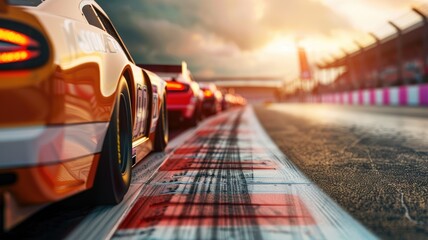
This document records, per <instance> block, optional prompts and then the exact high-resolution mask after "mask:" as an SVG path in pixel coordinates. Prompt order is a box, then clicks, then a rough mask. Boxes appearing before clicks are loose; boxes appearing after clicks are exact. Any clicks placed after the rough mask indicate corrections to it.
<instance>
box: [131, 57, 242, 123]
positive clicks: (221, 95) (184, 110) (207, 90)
mask: <svg viewBox="0 0 428 240" xmlns="http://www.w3.org/2000/svg"><path fill="white" fill-rule="evenodd" d="M139 66H140V67H142V68H144V69H148V70H151V71H153V72H155V73H156V74H157V75H158V76H160V77H161V78H162V79H163V80H165V81H166V89H167V92H168V94H167V99H166V101H167V110H168V115H169V120H170V123H171V125H173V126H183V125H184V126H190V127H194V126H196V125H197V124H198V122H199V121H200V120H202V119H204V118H206V117H209V116H212V115H215V114H217V113H219V112H221V111H225V110H227V109H229V108H231V107H235V106H243V105H245V104H246V100H245V99H244V98H242V97H241V96H240V95H237V94H233V93H228V92H222V91H220V90H219V89H218V88H217V87H216V85H215V84H213V83H203V82H199V83H198V82H196V81H195V79H194V77H193V76H192V73H191V72H190V70H189V69H188V67H187V63H186V62H182V63H181V65H161V64H140V65H139Z"/></svg>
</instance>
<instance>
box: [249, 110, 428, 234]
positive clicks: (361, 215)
mask: <svg viewBox="0 0 428 240" xmlns="http://www.w3.org/2000/svg"><path fill="white" fill-rule="evenodd" d="M256 112H257V115H258V117H259V119H260V121H261V122H262V124H263V125H264V127H265V128H266V130H267V132H268V134H269V135H270V136H271V137H272V139H273V140H274V141H275V143H276V144H277V145H278V146H279V147H280V148H281V150H282V151H283V152H284V153H285V154H286V155H287V156H288V157H289V158H290V159H291V160H292V161H293V162H294V163H295V164H296V165H297V166H298V167H299V168H300V169H301V170H302V171H303V172H304V173H305V174H306V175H307V176H309V177H310V178H311V179H312V180H313V181H314V182H315V183H316V184H317V185H318V186H320V187H321V188H322V189H323V190H324V191H325V192H326V193H327V194H328V195H330V196H331V197H332V198H333V199H335V200H336V201H337V202H338V203H340V205H341V206H343V207H344V208H345V209H346V210H348V211H349V212H350V213H351V214H352V215H353V216H354V217H355V218H357V219H358V220H360V221H361V222H362V223H363V224H364V225H365V226H367V227H368V228H369V229H371V230H372V231H373V232H375V233H376V234H378V235H379V236H380V237H382V238H385V239H427V238H428V128H427V126H428V111H427V109H426V108H425V109H423V108H388V107H382V108H378V107H350V106H333V105H331V106H328V105H327V106H326V105H286V104H273V105H268V106H260V107H257V108H256Z"/></svg>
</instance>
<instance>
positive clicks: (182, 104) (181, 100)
mask: <svg viewBox="0 0 428 240" xmlns="http://www.w3.org/2000/svg"><path fill="white" fill-rule="evenodd" d="M196 108H197V99H196V98H195V97H193V96H192V95H189V94H175V93H174V94H172V93H171V94H169V95H168V96H167V110H168V112H170V113H172V112H174V115H176V114H177V113H178V114H179V115H181V116H180V118H183V119H190V118H192V117H193V115H194V113H195V110H196Z"/></svg>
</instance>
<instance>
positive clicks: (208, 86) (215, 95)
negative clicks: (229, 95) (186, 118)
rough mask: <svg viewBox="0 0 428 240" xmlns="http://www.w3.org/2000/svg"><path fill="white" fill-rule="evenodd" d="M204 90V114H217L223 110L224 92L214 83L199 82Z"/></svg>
mask: <svg viewBox="0 0 428 240" xmlns="http://www.w3.org/2000/svg"><path fill="white" fill-rule="evenodd" d="M199 86H200V87H201V89H202V91H203V92H204V100H203V102H202V113H203V115H204V116H211V115H215V114H217V113H219V112H221V110H222V101H223V94H222V93H221V92H220V90H218V89H217V87H216V85H215V84H214V83H199Z"/></svg>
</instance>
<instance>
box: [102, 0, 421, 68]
mask: <svg viewBox="0 0 428 240" xmlns="http://www.w3.org/2000/svg"><path fill="white" fill-rule="evenodd" d="M412 1H418V0H405V1H402V0H379V1H374V2H376V4H377V5H376V6H377V7H376V8H381V7H379V6H384V7H385V6H388V7H390V8H394V9H395V8H400V7H403V6H404V5H405V4H403V2H406V3H407V5H408V4H409V2H412ZM97 2H98V3H99V4H100V5H101V7H102V8H103V9H104V10H105V11H106V12H107V14H108V16H109V17H110V19H111V20H112V21H113V22H114V24H115V25H116V28H117V30H118V32H119V33H120V35H121V36H122V38H123V40H124V42H125V44H126V45H127V46H128V48H129V50H130V52H131V54H132V55H133V57H134V59H135V60H136V61H137V62H141V63H179V62H180V61H182V60H185V61H187V62H188V63H189V66H191V69H192V70H194V71H195V72H197V73H201V74H206V75H209V74H211V75H212V74H213V73H215V74H217V75H227V74H238V75H239V74H241V75H248V74H257V73H259V74H269V73H272V74H277V73H280V72H281V71H284V67H282V68H281V64H285V63H287V64H290V63H291V61H293V60H294V59H295V56H294V55H293V56H292V54H294V53H283V55H282V56H279V55H277V56H262V55H261V54H266V53H263V49H264V48H265V47H266V46H267V45H269V44H271V43H272V41H273V40H274V39H276V38H277V37H278V36H288V37H290V36H291V38H294V39H303V40H306V41H307V40H309V39H310V40H311V42H317V41H321V40H322V41H324V42H326V41H330V40H329V39H332V40H331V43H332V44H330V45H334V44H335V43H334V41H333V39H336V40H337V39H339V38H342V36H343V35H345V36H346V35H347V34H348V35H349V36H350V38H352V36H354V34H355V29H362V27H361V26H363V25H364V24H365V25H367V21H366V22H365V23H364V22H363V21H359V22H358V21H355V20H354V19H351V17H350V16H352V17H353V18H357V17H360V19H361V18H363V16H360V15H361V13H364V11H367V9H371V13H376V12H378V10H377V9H376V8H374V7H372V5H370V4H371V1H370V0H348V1H344V0H286V1H285V0H203V1H201V0H180V1H177V0H129V1H123V0H97ZM362 2H364V3H362ZM353 9H358V10H360V11H358V13H357V12H355V11H354V10H353ZM354 12H355V13H354ZM363 15H364V14H363ZM378 15H379V16H378V18H379V19H381V18H383V17H382V15H381V14H378ZM365 19H369V18H367V17H365ZM363 20H364V19H363ZM358 24H361V25H358ZM338 32H339V33H340V36H338V34H337V33H338ZM317 39H318V40H317ZM336 42H337V41H336ZM318 45H319V44H318ZM287 54H288V55H287ZM274 61H280V62H274ZM281 61H282V62H281ZM273 68H275V69H273Z"/></svg>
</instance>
